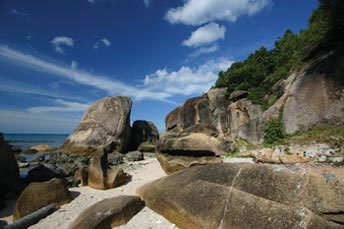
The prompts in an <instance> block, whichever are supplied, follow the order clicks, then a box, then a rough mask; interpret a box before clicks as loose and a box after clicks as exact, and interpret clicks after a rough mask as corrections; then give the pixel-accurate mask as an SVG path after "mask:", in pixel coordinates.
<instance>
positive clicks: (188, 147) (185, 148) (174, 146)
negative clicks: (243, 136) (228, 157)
mask: <svg viewBox="0 0 344 229" xmlns="http://www.w3.org/2000/svg"><path fill="white" fill-rule="evenodd" d="M157 150H158V151H159V152H161V153H167V154H171V155H181V156H215V155H225V154H227V153H226V152H225V151H224V150H222V149H221V148H220V147H219V141H218V140H217V139H216V138H214V137H210V136H208V135H205V134H202V133H191V134H180V135H165V136H164V137H163V138H161V139H160V140H159V142H158V143H157Z"/></svg>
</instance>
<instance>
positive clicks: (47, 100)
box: [0, 0, 318, 134]
mask: <svg viewBox="0 0 344 229" xmlns="http://www.w3.org/2000/svg"><path fill="white" fill-rule="evenodd" d="M317 6H318V1H317V0H301V1H300V0H168V1H167V0H73V1H71V0H49V1H47V0H0V82H1V83H0V131H1V132H5V133H64V134H68V133H71V132H72V131H73V130H74V129H75V128H76V126H77V125H78V123H79V121H80V119H81V117H82V114H83V112H84V111H85V110H86V109H87V108H88V107H89V105H90V104H92V103H94V102H95V101H97V100H99V99H101V98H103V97H105V96H110V95H126V96H130V97H131V99H132V100H133V107H132V111H131V121H135V120H150V121H152V122H153V123H154V124H155V125H156V126H157V127H158V129H159V131H160V132H162V131H164V129H165V124H164V119H165V116H166V115H167V114H168V113H169V112H170V111H172V110H173V109H174V108H176V107H177V106H180V105H182V104H183V102H184V101H185V100H186V99H188V98H191V97H196V96H199V95H201V94H202V93H205V92H207V91H208V90H209V88H210V87H211V86H212V85H214V83H215V81H216V79H217V76H218V72H219V71H221V70H227V69H228V68H229V67H230V65H231V64H232V63H234V62H235V61H241V60H244V59H245V58H246V57H247V56H248V55H249V54H250V53H252V52H253V51H254V50H256V49H258V48H260V47H261V46H265V47H267V48H268V49H271V48H272V47H273V45H274V42H275V40H276V39H277V38H278V37H280V36H282V35H283V33H284V32H285V31H286V30H287V29H291V30H293V31H294V32H299V31H300V30H301V29H305V28H306V27H307V24H308V18H309V17H310V15H311V13H312V10H314V9H315V8H316V7H317Z"/></svg>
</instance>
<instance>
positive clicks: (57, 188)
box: [13, 178, 72, 221]
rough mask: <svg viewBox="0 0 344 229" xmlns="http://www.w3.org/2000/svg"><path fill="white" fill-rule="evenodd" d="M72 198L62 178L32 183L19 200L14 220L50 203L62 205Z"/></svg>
mask: <svg viewBox="0 0 344 229" xmlns="http://www.w3.org/2000/svg"><path fill="white" fill-rule="evenodd" d="M71 200H72V196H71V194H70V192H69V191H68V189H67V188H66V186H65V184H64V182H63V180H61V179H57V178H54V179H52V180H50V181H47V182H42V183H31V184H30V185H29V186H28V187H26V188H25V189H24V191H23V192H22V193H21V194H20V196H19V198H18V200H17V203H16V206H15V209H14V212H13V221H16V220H18V219H20V218H22V217H24V216H26V215H29V214H30V213H32V212H34V211H36V210H38V209H40V208H42V207H45V206H47V205H49V204H52V203H55V204H57V205H58V206H61V205H63V204H66V203H69V202H70V201H71Z"/></svg>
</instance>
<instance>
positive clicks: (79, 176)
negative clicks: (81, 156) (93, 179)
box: [74, 168, 88, 186]
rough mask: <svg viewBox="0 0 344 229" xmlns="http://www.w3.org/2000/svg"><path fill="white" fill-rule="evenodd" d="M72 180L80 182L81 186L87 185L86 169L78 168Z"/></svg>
mask: <svg viewBox="0 0 344 229" xmlns="http://www.w3.org/2000/svg"><path fill="white" fill-rule="evenodd" d="M74 178H75V179H76V180H79V181H80V185H81V186H87V185H88V169H87V168H80V169H78V170H76V171H75V175H74Z"/></svg>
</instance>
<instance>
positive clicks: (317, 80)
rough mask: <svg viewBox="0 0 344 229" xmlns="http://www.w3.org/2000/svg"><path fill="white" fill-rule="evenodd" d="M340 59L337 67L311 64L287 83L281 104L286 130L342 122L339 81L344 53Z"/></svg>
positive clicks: (343, 91)
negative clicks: (285, 95) (284, 99)
mask: <svg viewBox="0 0 344 229" xmlns="http://www.w3.org/2000/svg"><path fill="white" fill-rule="evenodd" d="M340 61H341V62H340V64H338V62H337V67H336V68H333V67H329V68H328V69H326V70H324V69H322V67H323V66H320V67H315V66H311V67H310V69H305V70H304V71H301V72H297V73H296V74H297V77H296V79H295V81H294V82H292V83H291V84H290V85H288V86H289V88H288V91H287V92H286V93H287V94H288V99H287V100H286V102H285V104H284V113H283V124H284V127H285V130H286V133H287V134H294V133H296V132H297V131H306V130H309V129H311V128H312V127H314V126H315V125H317V124H319V123H329V124H334V125H342V124H344V89H343V88H344V87H343V84H341V78H342V77H343V74H344V69H343V68H342V66H343V64H344V57H342V58H341V60H340ZM322 64H324V65H326V64H328V63H322ZM335 65H336V64H335ZM324 71H325V72H326V73H325V74H324Z"/></svg>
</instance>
